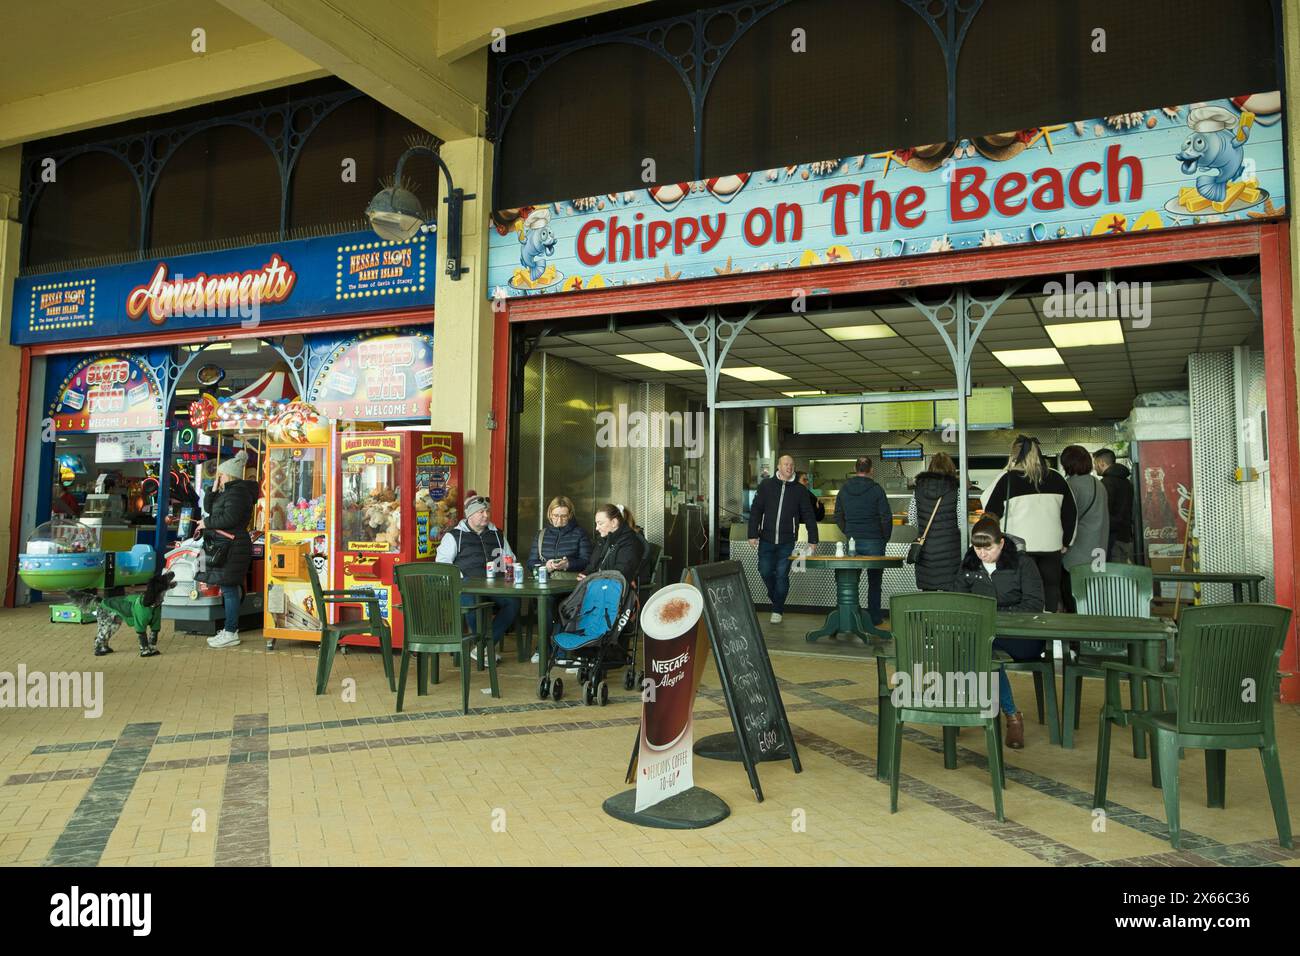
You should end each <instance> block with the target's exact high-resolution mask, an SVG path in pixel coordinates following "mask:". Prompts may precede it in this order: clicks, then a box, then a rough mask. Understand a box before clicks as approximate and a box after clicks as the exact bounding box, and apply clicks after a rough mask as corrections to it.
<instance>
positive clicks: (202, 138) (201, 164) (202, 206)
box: [150, 126, 281, 249]
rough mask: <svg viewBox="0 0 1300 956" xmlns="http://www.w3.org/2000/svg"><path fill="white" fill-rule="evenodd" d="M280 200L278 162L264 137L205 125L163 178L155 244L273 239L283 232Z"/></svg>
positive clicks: (157, 194) (154, 211)
mask: <svg viewBox="0 0 1300 956" xmlns="http://www.w3.org/2000/svg"><path fill="white" fill-rule="evenodd" d="M280 204H281V191H280V170H279V166H278V164H277V163H276V161H275V156H274V155H273V154H272V153H271V150H270V148H269V147H268V146H267V144H266V143H265V142H263V141H262V139H261V138H260V137H258V136H257V135H256V134H254V133H253V132H251V131H250V130H248V129H245V128H244V127H242V126H214V127H211V128H209V129H205V130H200V131H199V132H197V133H195V134H194V135H192V136H191V137H190V138H189V139H187V140H185V142H184V143H182V144H181V146H180V147H178V148H177V150H176V152H175V153H173V154H172V156H171V158H170V159H169V160H168V161H167V164H166V165H165V166H164V167H163V170H162V173H161V174H160V175H159V177H158V185H157V186H156V187H155V189H154V195H153V201H152V203H151V207H152V208H151V215H152V222H151V230H150V236H151V240H152V242H151V248H154V249H166V248H170V247H174V246H181V245H187V244H191V243H219V242H229V241H231V240H239V239H242V240H245V241H247V242H249V243H250V244H251V243H255V242H268V241H270V240H272V239H274V238H275V237H277V236H279V234H280Z"/></svg>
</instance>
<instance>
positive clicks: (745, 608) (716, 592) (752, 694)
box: [690, 561, 803, 803]
mask: <svg viewBox="0 0 1300 956" xmlns="http://www.w3.org/2000/svg"><path fill="white" fill-rule="evenodd" d="M690 575H691V580H692V581H693V583H694V584H696V585H697V586H698V587H699V589H700V592H701V593H702V594H703V596H704V620H705V623H706V624H707V626H708V631H709V640H710V643H711V645H712V647H713V653H714V654H715V655H716V656H717V662H718V676H719V677H720V678H721V680H722V693H723V697H725V698H726V701H727V710H728V711H729V712H730V713H731V723H732V727H733V728H734V729H735V732H736V739H737V742H738V744H739V745H740V756H741V761H742V762H743V763H744V764H745V770H746V772H747V773H748V774H749V784H750V786H751V787H753V789H754V796H755V797H757V798H758V800H759V802H760V803H761V802H762V800H763V788H762V786H761V785H760V784H759V782H758V771H757V764H758V762H759V761H760V760H762V759H764V757H765V756H767V755H769V754H772V753H777V754H779V755H780V756H781V757H783V758H784V757H786V756H788V757H789V758H790V760H791V761H792V763H793V764H794V770H795V773H799V772H800V771H801V770H802V769H803V768H802V766H801V765H800V763H799V753H798V751H797V750H796V749H795V743H794V735H793V734H792V733H791V732H790V722H789V720H787V719H786V714H785V704H784V703H783V702H782V700H781V692H780V691H779V690H778V689H777V686H776V674H775V673H773V671H772V660H771V658H770V657H768V654H767V644H766V642H764V640H763V632H762V631H761V630H759V627H758V616H757V615H756V614H755V613H754V603H753V601H751V600H750V597H749V587H748V585H747V584H746V582H745V569H744V566H743V565H741V563H740V562H739V561H721V562H718V563H717V564H705V565H701V566H699V567H694V568H691V569H690Z"/></svg>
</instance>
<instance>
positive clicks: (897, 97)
mask: <svg viewBox="0 0 1300 956" xmlns="http://www.w3.org/2000/svg"><path fill="white" fill-rule="evenodd" d="M735 29H736V21H735V20H734V19H733V18H732V16H731V14H729V13H719V14H714V15H713V17H712V18H711V19H709V20H708V21H707V26H706V35H707V36H708V38H709V39H710V40H711V41H712V42H714V43H721V42H725V41H726V40H727V39H728V38H729V37H730V36H731V34H732V33H733V32H734V30H735ZM796 31H802V33H801V34H799V33H796ZM799 37H802V38H803V42H804V44H806V46H805V52H795V49H794V46H795V44H796V41H797V39H798V38H799ZM947 88H948V87H947V78H946V74H945V70H944V60H943V51H942V49H941V48H940V46H939V43H938V41H937V39H936V38H935V36H934V34H933V33H932V32H931V30H930V27H929V25H928V24H927V23H926V22H925V21H924V20H923V19H922V18H921V17H919V16H917V15H916V14H915V13H914V12H913V11H912V10H910V9H909V8H908V7H907V6H905V5H904V4H901V3H899V2H898V0H856V2H854V3H851V4H849V3H845V2H844V0H809V2H803V3H791V4H789V5H787V6H785V7H782V8H780V9H778V10H776V11H774V12H773V13H771V14H768V15H767V16H765V17H763V18H762V19H760V20H758V21H757V22H756V23H754V24H753V26H751V27H750V28H749V29H748V30H747V31H746V32H745V33H744V34H743V35H742V36H741V37H740V39H739V40H738V41H737V42H736V45H735V46H734V47H732V48H731V50H730V51H729V52H728V53H727V54H726V56H725V58H724V59H723V61H722V65H721V66H720V67H719V69H718V73H717V75H716V76H715V77H714V78H713V83H712V85H711V86H710V87H709V93H708V98H707V100H706V101H705V105H704V129H703V141H704V143H703V145H704V160H703V173H704V175H705V176H717V175H724V174H727V173H737V172H749V171H751V170H758V169H767V168H771V167H777V166H783V165H787V164H792V163H799V162H812V161H818V160H829V159H836V158H839V157H842V156H852V155H857V154H860V153H863V152H865V151H870V150H880V149H887V148H890V147H904V146H916V145H921V144H925V143H936V142H942V141H943V140H944V139H945V137H946V132H947V127H948V121H947V108H948V107H947Z"/></svg>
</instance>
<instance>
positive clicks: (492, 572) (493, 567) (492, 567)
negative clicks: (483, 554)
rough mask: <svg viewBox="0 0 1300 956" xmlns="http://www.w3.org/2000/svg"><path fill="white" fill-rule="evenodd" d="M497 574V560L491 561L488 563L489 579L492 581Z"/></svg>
mask: <svg viewBox="0 0 1300 956" xmlns="http://www.w3.org/2000/svg"><path fill="white" fill-rule="evenodd" d="M496 576H497V563H496V562H495V561H489V562H488V563H487V579H488V580H489V581H491V580H493V579H494V578H496Z"/></svg>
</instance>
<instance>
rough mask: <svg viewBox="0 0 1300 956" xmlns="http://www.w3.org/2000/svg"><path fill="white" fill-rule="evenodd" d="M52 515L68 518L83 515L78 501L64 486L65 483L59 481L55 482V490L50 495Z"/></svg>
mask: <svg viewBox="0 0 1300 956" xmlns="http://www.w3.org/2000/svg"><path fill="white" fill-rule="evenodd" d="M50 514H51V515H63V516H64V517H67V518H76V517H77V516H79V515H80V514H81V506H80V505H78V504H77V499H76V498H74V497H73V495H72V492H70V491H69V490H68V489H67V488H65V487H64V486H63V482H61V481H58V480H56V481H55V482H54V490H53V492H52V493H51V495H50Z"/></svg>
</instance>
